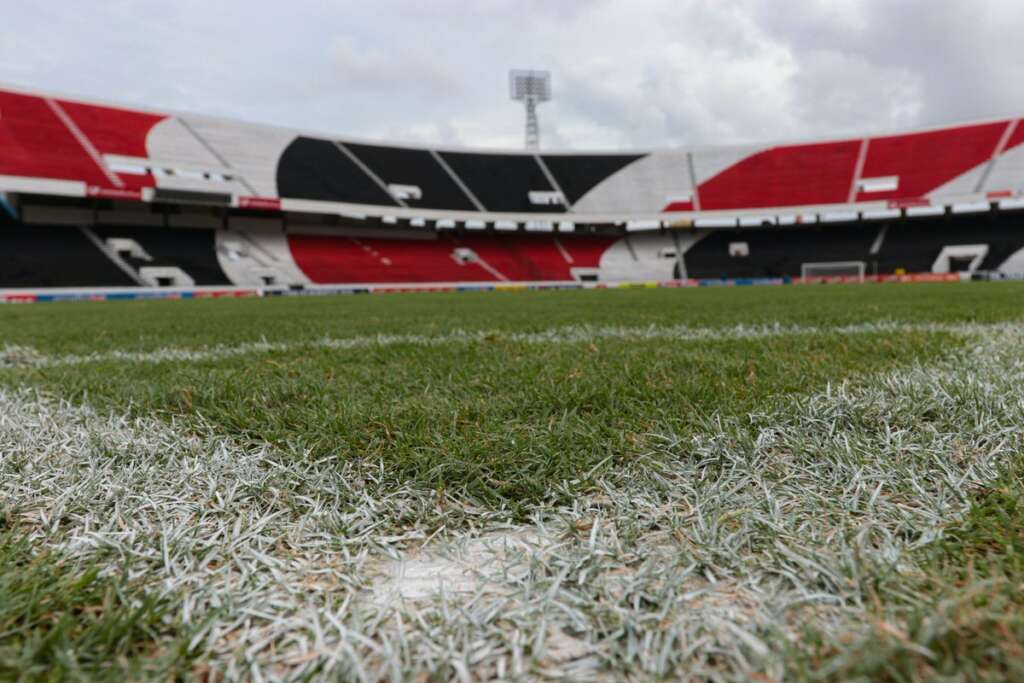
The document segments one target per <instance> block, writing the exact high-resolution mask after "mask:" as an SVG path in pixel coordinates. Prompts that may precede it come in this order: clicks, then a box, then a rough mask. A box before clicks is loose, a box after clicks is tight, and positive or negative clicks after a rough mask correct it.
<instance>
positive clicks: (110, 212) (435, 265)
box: [0, 88, 1024, 288]
mask: <svg viewBox="0 0 1024 683" xmlns="http://www.w3.org/2000/svg"><path fill="white" fill-rule="evenodd" d="M0 194H2V195H3V196H4V197H5V198H6V197H14V198H15V201H13V202H11V203H10V204H11V205H12V207H17V206H20V205H23V204H25V202H21V201H20V200H18V198H19V197H21V198H27V201H28V204H29V205H30V206H29V208H30V209H33V208H35V209H43V211H42V212H41V213H40V212H39V211H35V212H34V213H33V211H29V212H28V214H27V215H26V214H21V213H19V209H18V208H11V209H10V211H8V209H5V208H3V207H0V248H2V249H3V251H2V252H0V287H3V288H17V287H30V288H31V287H43V288H45V287H132V286H134V287H138V286H152V287H164V286H188V287H191V286H195V287H207V286H208V287H222V286H239V287H242V286H246V287H254V286H275V287H292V288H300V287H305V286H314V285H331V284H375V283H376V284H394V285H401V284H404V283H410V284H411V283H415V284H430V283H477V282H479V283H488V282H490V283H500V282H541V281H555V282H572V281H577V282H578V281H595V280H596V281H598V282H613V281H644V280H652V279H654V280H664V279H669V278H760V277H769V278H777V277H799V276H800V275H801V273H802V272H803V271H804V269H805V266H807V265H808V264H819V265H820V264H835V263H842V262H854V263H856V264H858V267H859V264H863V267H864V269H865V271H866V272H868V273H882V274H884V273H898V272H923V273H944V272H948V271H957V270H961V271H962V270H965V269H966V270H972V271H973V270H989V271H998V272H1002V273H1020V272H1022V271H1024V229H1022V228H1021V226H1020V223H1021V218H1019V216H1020V215H1022V214H1024V212H1020V211H1015V209H1020V208H1024V125H1022V122H1021V120H1020V119H1018V118H1009V119H1002V120H994V121H986V122H980V123H968V124H961V125H950V126H943V127H937V128H933V129H927V130H912V131H906V132H902V133H896V134H878V135H871V136H867V137H863V136H861V137H851V138H846V139H832V140H817V141H814V140H812V141H805V142H795V143H785V144H771V145H746V146H707V147H694V148H679V149H668V148H666V149H654V150H643V151H637V152H631V153H628V154H627V153H621V154H613V153H606V152H602V153H583V152H565V153H555V152H548V151H544V152H542V153H541V152H536V151H520V152H511V151H503V152H487V151H482V150H469V149H446V148H430V147H426V148H424V147H406V146H400V145H388V144H382V143H381V144H369V143H366V142H357V141H350V140H345V139H342V138H334V137H327V136H316V135H311V134H307V133H302V132H299V131H294V130H290V129H286V128H278V127H271V126H261V125H257V124H248V123H242V122H235V121H230V120H224V119H217V118H212V117H205V116H199V115H190V114H165V113H160V112H148V111H138V110H133V109H129V108H124V107H118V106H113V105H108V104H95V103H88V102H82V101H77V100H74V99H72V98H66V97H56V96H52V95H49V94H44V93H38V92H32V91H20V90H14V89H2V88H0ZM5 206H6V204H5ZM62 212H63V213H62ZM925 214H927V216H926V215H925ZM47 216H51V217H56V218H47ZM135 218H140V219H144V220H140V221H138V222H136V221H135ZM22 221H24V222H22ZM427 226H434V227H435V228H436V229H428V228H427ZM762 226H769V227H762ZM448 228H451V229H448ZM505 228H514V229H510V230H506V229H505ZM683 228H686V229H683Z"/></svg>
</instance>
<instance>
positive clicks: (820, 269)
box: [800, 261, 867, 282]
mask: <svg viewBox="0 0 1024 683" xmlns="http://www.w3.org/2000/svg"><path fill="white" fill-rule="evenodd" d="M866 266H867V264H866V263H865V262H864V261H820V262H818V263H804V264H801V266H800V278H801V279H802V280H804V281H809V282H829V281H832V282H864V273H865V271H866V270H867V267H866Z"/></svg>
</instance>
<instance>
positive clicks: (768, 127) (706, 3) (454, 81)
mask: <svg viewBox="0 0 1024 683" xmlns="http://www.w3.org/2000/svg"><path fill="white" fill-rule="evenodd" d="M2 17H3V20H2V21H0V82H3V83H9V84H18V85H25V86H34V87H40V88H46V89H53V90H58V91H62V92H68V93H74V94H79V95H84V96H92V97H98V98H102V99H108V100H113V101H120V102H125V103H127V104H137V105H143V106H148V107H151V108H157V109H159V108H169V109H175V110H184V111H193V112H197V113H207V114H217V115H223V116H231V117H240V118H244V119H247V120H251V121H258V122H265V123H274V124H280V125H285V126H294V127H300V128H306V129H312V130H321V131H324V132H333V133H337V134H339V135H342V136H344V135H351V136H356V137H367V138H379V139H388V140H398V141H413V142H425V143H444V144H465V145H484V146H493V147H521V146H522V136H523V131H522V128H523V111H522V107H521V105H516V104H514V103H512V102H509V101H508V99H507V98H508V85H507V71H508V69H510V68H541V69H548V70H550V71H551V72H552V74H553V85H554V95H555V101H554V102H552V103H550V104H545V105H542V106H541V108H540V115H541V129H542V136H543V141H544V146H545V147H547V148H575V149H588V148H626V147H639V148H642V147H649V146H656V145H682V144H717V143H733V142H753V141H759V140H782V139H793V138H802V137H810V136H829V135H839V134H845V133H857V132H863V131H868V130H890V129H899V128H905V127H910V126H917V125H926V124H933V123H942V122H949V121H957V120H963V119H971V118H980V117H991V116H1001V115H1008V114H1024V48H1022V46H1021V30H1022V29H1024V0H962V1H961V0H369V1H368V0H361V1H355V0H352V1H350V0H334V1H329V0H289V1H288V2H266V1H260V0H171V1H168V0H160V1H159V2H157V1H156V0H4V11H3V14H2Z"/></svg>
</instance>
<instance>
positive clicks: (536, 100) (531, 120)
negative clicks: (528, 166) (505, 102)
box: [508, 69, 551, 149]
mask: <svg viewBox="0 0 1024 683" xmlns="http://www.w3.org/2000/svg"><path fill="white" fill-rule="evenodd" d="M508 82H509V95H510V96H511V97H512V100H513V101H515V102H523V103H525V104H526V149H538V148H540V123H539V122H538V121H537V105H538V104H540V103H541V102H548V101H550V100H551V73H550V72H549V71H522V70H519V69H515V70H513V71H510V72H509V79H508Z"/></svg>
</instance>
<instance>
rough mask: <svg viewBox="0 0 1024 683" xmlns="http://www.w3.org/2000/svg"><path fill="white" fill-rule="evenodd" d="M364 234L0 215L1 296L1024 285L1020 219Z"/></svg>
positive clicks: (1008, 215)
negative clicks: (71, 291) (896, 280)
mask: <svg viewBox="0 0 1024 683" xmlns="http://www.w3.org/2000/svg"><path fill="white" fill-rule="evenodd" d="M355 234H356V233H354V232H350V233H349V234H348V235H347V236H346V235H342V234H292V233H289V234H287V235H286V234H284V233H282V232H281V231H277V232H273V231H263V232H259V231H246V230H239V229H235V230H230V229H215V228H205V229H199V228H195V229H192V228H167V227H147V226H115V225H82V226H75V225H48V224H31V225H29V224H24V223H22V222H20V221H18V220H16V219H13V218H11V217H9V216H7V215H6V214H3V213H2V212H0V289H45V288H95V287H193V286H194V287H203V286H247V287H252V286H275V287H293V288H299V287H306V286H311V285H333V284H342V285H358V284H367V285H373V284H395V285H401V284H429V283H477V282H479V283H502V282H566V281H578V282H623V281H625V282H629V281H663V280H671V279H687V278H698V279H736V278H797V277H801V276H803V275H806V274H808V273H809V272H810V271H809V269H811V268H813V269H814V270H813V272H814V273H815V274H820V273H828V272H830V271H829V268H830V267H831V266H844V267H846V268H847V272H850V271H851V270H852V272H855V273H858V274H864V275H886V274H902V273H950V272H975V271H992V272H999V273H1004V274H1014V275H1020V274H1024V212H1005V213H986V214H972V215H960V216H952V215H949V216H939V217H932V218H913V219H905V218H904V219H897V220H889V221H864V222H857V223H836V224H814V225H799V226H791V227H762V228H743V229H719V230H702V231H695V230H678V231H670V232H643V233H629V234H624V235H595V234H589V233H587V234H576V233H525V232H492V231H479V232H478V231H469V232H464V231H441V232H436V233H435V232H429V231H423V232H422V233H420V234H410V233H409V231H405V232H404V233H402V237H401V238H389V237H387V236H386V235H387V233H385V232H381V233H380V236H373V237H365V236H354V235H355ZM359 234H360V235H365V234H367V233H366V231H365V230H364V231H363V232H362V233H359ZM370 234H373V233H370Z"/></svg>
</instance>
